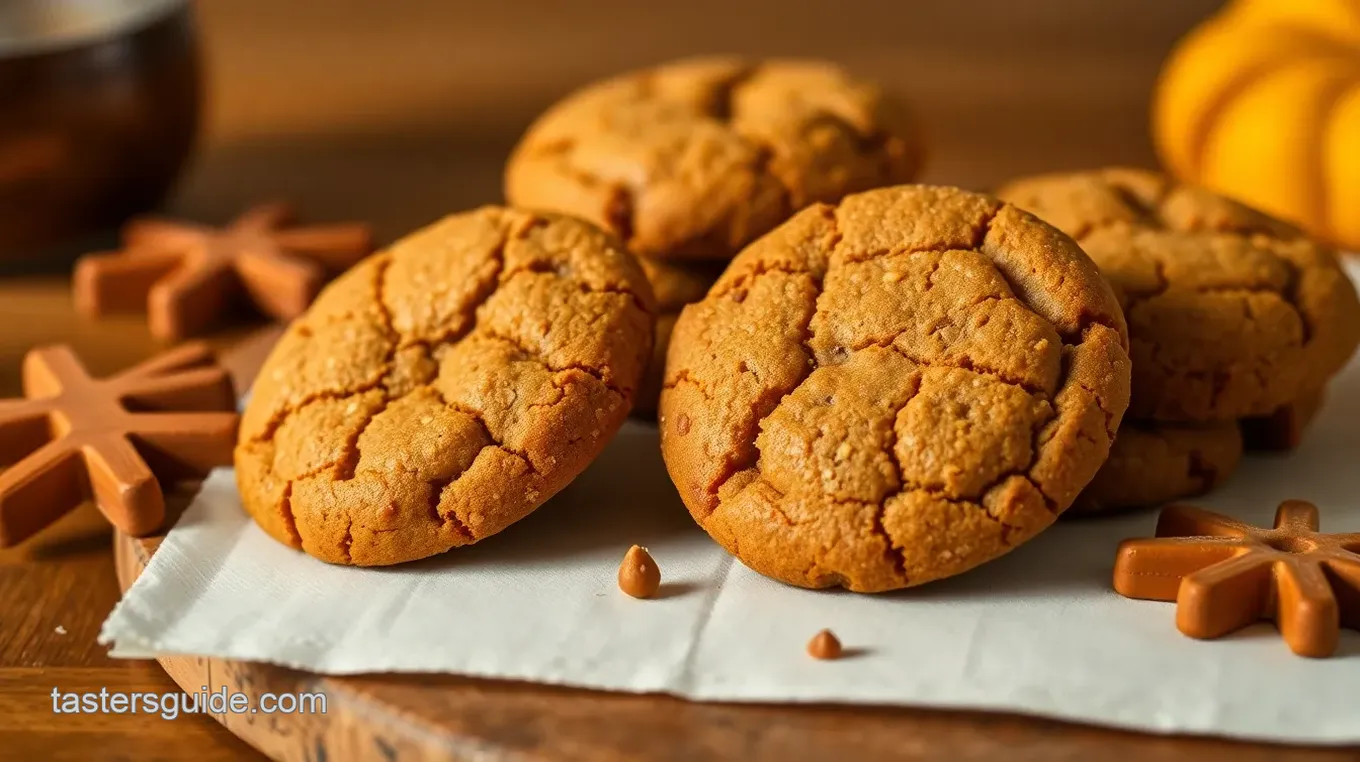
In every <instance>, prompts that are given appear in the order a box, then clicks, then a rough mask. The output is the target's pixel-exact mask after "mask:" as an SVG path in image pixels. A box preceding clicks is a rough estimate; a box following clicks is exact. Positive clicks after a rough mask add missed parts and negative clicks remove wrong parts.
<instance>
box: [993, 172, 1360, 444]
mask: <svg viewBox="0 0 1360 762" xmlns="http://www.w3.org/2000/svg"><path fill="white" fill-rule="evenodd" d="M999 195H1000V196H1001V197H1002V198H1004V199H1007V200H1008V201H1011V202H1012V203H1015V204H1017V205H1018V206H1021V207H1023V208H1025V209H1028V210H1029V211H1031V212H1033V213H1034V214H1036V215H1038V216H1040V217H1042V218H1043V219H1045V220H1047V221H1048V222H1050V223H1052V224H1053V225H1056V226H1057V227H1059V228H1061V229H1062V230H1064V231H1066V232H1067V233H1068V234H1069V235H1071V236H1072V237H1073V238H1075V239H1076V240H1077V242H1078V243H1080V244H1081V246H1082V248H1083V249H1085V250H1086V252H1087V254H1089V255H1090V256H1091V258H1092V259H1094V260H1095V261H1096V264H1098V265H1100V268H1101V271H1102V272H1103V273H1104V274H1105V276H1106V277H1107V278H1109V279H1110V281H1111V282H1112V284H1113V285H1114V286H1115V288H1116V291H1117V292H1118V293H1120V294H1121V298H1122V300H1123V307H1124V312H1125V315H1126V317H1127V319H1128V323H1129V337H1130V345H1131V349H1132V357H1133V401H1132V402H1131V403H1130V406H1129V417H1130V418H1140V419H1145V418H1152V419H1158V420H1168V421H1226V420H1230V419H1234V418H1244V417H1248V416H1264V415H1270V414H1272V413H1274V412H1275V410H1276V409H1278V408H1279V407H1281V406H1282V405H1285V404H1288V403H1290V402H1292V401H1294V400H1296V399H1298V398H1299V397H1301V396H1303V394H1304V393H1305V392H1307V391H1308V390H1310V389H1316V388H1319V387H1320V386H1322V385H1323V384H1324V383H1325V382H1326V380H1327V379H1328V378H1329V377H1330V376H1332V375H1333V374H1334V373H1336V371H1337V370H1339V369H1340V368H1341V367H1342V365H1344V364H1345V362H1346V360H1347V359H1348V358H1349V357H1350V355H1351V353H1352V352H1353V351H1354V350H1355V347H1356V344H1357V343H1360V301H1358V300H1357V298H1356V293H1355V287H1354V286H1353V285H1352V283H1351V281H1350V280H1349V279H1348V278H1347V277H1346V274H1345V273H1344V272H1343V271H1342V269H1341V267H1340V265H1339V263H1338V261H1337V258H1336V256H1335V254H1333V253H1332V252H1331V251H1330V250H1328V249H1327V248H1325V247H1323V246H1320V245H1318V244H1316V243H1314V242H1312V241H1310V240H1308V239H1307V238H1305V237H1303V236H1302V234H1300V233H1299V232H1298V231H1297V230H1296V229H1294V228H1292V227H1290V226H1288V225H1286V224H1284V223H1282V222H1279V221H1278V220H1275V219H1273V218H1271V217H1268V216H1266V215H1264V214H1262V213H1260V212H1257V211H1255V210H1253V209H1250V208H1248V207H1246V206H1243V205H1241V204H1238V203H1236V202H1233V201H1230V200H1228V199H1226V198H1224V197H1222V196H1218V195H1216V194H1213V193H1210V192H1208V191H1206V190H1202V189H1200V188H1195V187H1192V186H1187V185H1177V184H1174V183H1173V182H1172V181H1170V180H1168V179H1166V178H1164V177H1162V176H1161V175H1158V174H1155V173H1151V172H1144V171H1141V170H1128V169H1105V170H1097V171H1092V172H1079V173H1073V174H1061V175H1044V176H1039V177H1033V178H1029V179H1025V180H1019V181H1016V182H1014V183H1012V184H1010V185H1008V186H1007V187H1005V188H1003V189H1002V190H1001V191H1000V192H999Z"/></svg>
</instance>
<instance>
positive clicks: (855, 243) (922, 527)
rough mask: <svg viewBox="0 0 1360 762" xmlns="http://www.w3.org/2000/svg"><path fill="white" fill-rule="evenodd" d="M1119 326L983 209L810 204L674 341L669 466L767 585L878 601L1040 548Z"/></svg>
mask: <svg viewBox="0 0 1360 762" xmlns="http://www.w3.org/2000/svg"><path fill="white" fill-rule="evenodd" d="M1128 387H1129V360H1128V354H1127V335H1126V330H1125V326H1124V318H1123V315H1122V313H1121V312H1120V309H1119V305H1118V303H1117V301H1116V299H1115V297H1114V295H1113V293H1112V292H1111V290H1110V287H1109V285H1108V284H1107V283H1106V282H1105V281H1104V279H1102V278H1101V277H1100V274H1099V271H1098V270H1097V268H1096V266H1095V265H1094V264H1093V263H1092V262H1091V260H1090V259H1089V258H1087V257H1086V255H1085V254H1083V253H1082V251H1081V249H1080V248H1078V247H1077V246H1076V244H1074V243H1073V242H1072V240H1071V239H1070V238H1068V237H1067V236H1066V235H1064V234H1062V233H1061V232H1059V231H1058V230H1056V229H1054V228H1052V227H1051V226H1049V225H1047V224H1045V223H1043V222H1041V221H1040V220H1038V219H1037V218H1035V217H1033V216H1032V215H1030V214H1028V213H1025V212H1022V211H1020V210H1019V209H1017V208H1015V207H1013V206H1010V205H1007V204H1003V203H1002V202H1000V201H998V200H996V199H993V198H990V197H988V196H983V195H979V194H974V193H968V192H965V191H961V190H957V189H953V188H939V187H928V186H901V187H895V188H885V189H880V190H874V191H869V192H866V193H860V194H855V195H852V196H849V197H847V198H846V199H844V200H843V201H841V202H840V203H839V204H838V205H836V206H829V205H824V204H817V205H813V206H811V207H809V208H807V209H805V210H803V211H802V212H800V213H799V214H797V215H795V216H794V217H793V218H792V219H790V220H789V221H788V222H786V223H784V224H783V225H781V226H780V227H778V228H777V229H775V230H774V231H772V232H771V233H769V234H768V235H766V236H764V237H762V238H761V239H759V240H757V241H756V242H755V243H753V244H752V245H751V246H749V247H748V248H747V249H746V250H745V251H743V252H742V253H741V254H740V255H738V256H737V258H736V259H735V260H734V261H733V262H732V264H731V265H729V266H728V268H727V270H726V272H725V273H724V274H723V276H722V277H721V278H720V279H719V280H718V282H717V284H716V285H715V286H714V287H713V288H712V289H711V290H710V291H709V294H708V296H707V297H706V298H705V299H704V300H703V301H701V302H698V303H697V304H692V305H690V306H688V307H686V308H685V309H684V311H683V312H682V313H681V315H680V319H679V321H678V322H677V324H676V326H675V333H674V336H673V338H672V340H671V344H670V349H669V351H668V357H667V364H666V381H665V388H664V390H663V392H662V395H661V405H660V429H661V446H662V454H663V456H664V458H665V461H666V467H667V470H668V471H669V473H670V476H671V479H672V480H673V481H674V482H675V485H676V487H677V488H678V490H679V492H680V495H681V497H682V499H683V500H684V502H685V505H686V506H687V507H688V508H689V511H690V513H691V514H692V515H693V516H694V518H695V520H696V521H698V523H699V524H700V525H702V526H703V527H704V529H705V530H707V531H708V533H709V534H710V535H711V536H712V537H713V538H714V539H715V540H717V541H718V542H719V543H721V544H722V545H723V546H724V547H726V548H727V550H728V551H730V552H731V553H733V554H734V555H736V556H737V557H738V558H740V559H741V560H742V561H743V562H745V563H746V564H747V565H748V566H750V567H751V568H753V569H755V570H756V571H758V572H760V573H762V574H765V575H767V576H770V577H774V578H776V579H779V580H782V581H784V582H787V583H790V584H794V585H800V586H804V587H830V586H835V585H841V586H844V587H847V588H849V589H851V590H856V591H862V592H875V591H883V590H891V589H895V588H902V587H908V586H912V585H919V584H922V583H925V582H929V581H931V580H935V579H940V578H943V577H948V576H951V575H954V574H958V573H960V572H963V571H967V570H968V569H970V568H972V567H974V566H977V565H978V564H980V563H984V562H986V561H988V560H990V559H992V558H995V557H997V556H1000V555H1002V554H1003V553H1006V552H1007V551H1009V550H1010V549H1011V548H1013V547H1015V546H1017V545H1019V544H1020V543H1022V542H1024V541H1026V540H1028V539H1029V538H1030V537H1032V536H1034V535H1035V534H1037V533H1038V532H1039V531H1041V530H1042V529H1044V528H1045V527H1047V526H1049V525H1050V524H1051V523H1052V522H1053V520H1054V519H1055V518H1056V517H1057V515H1058V514H1060V513H1062V512H1063V511H1064V510H1065V509H1067V507H1068V506H1070V505H1071V503H1072V501H1073V500H1074V499H1075V498H1076V496H1077V493H1078V492H1080V491H1081V489H1082V488H1083V487H1085V486H1086V484H1087V482H1088V481H1090V479H1091V477H1092V476H1093V475H1094V474H1095V473H1096V469H1097V468H1099V466H1100V464H1101V463H1102V462H1103V461H1104V460H1105V458H1106V456H1107V455H1108V452H1109V447H1110V442H1111V440H1112V439H1113V437H1114V432H1115V431H1116V430H1117V429H1118V427H1119V423H1120V420H1121V418H1122V416H1123V413H1124V410H1125V408H1126V407H1127V404H1128Z"/></svg>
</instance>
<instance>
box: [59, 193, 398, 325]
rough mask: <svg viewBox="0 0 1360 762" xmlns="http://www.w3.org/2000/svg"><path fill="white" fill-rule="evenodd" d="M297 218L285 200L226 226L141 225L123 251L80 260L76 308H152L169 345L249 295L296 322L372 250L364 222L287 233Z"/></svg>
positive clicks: (263, 308)
mask: <svg viewBox="0 0 1360 762" xmlns="http://www.w3.org/2000/svg"><path fill="white" fill-rule="evenodd" d="M292 220H293V211H292V209H291V208H290V207H288V206H287V205H286V204H265V205H261V206H257V207H255V208H253V209H250V210H248V211H247V212H245V213H244V214H242V215H241V216H240V217H238V218H237V219H236V221H235V222H232V223H231V224H230V225H228V226H227V227H225V228H221V229H217V228H211V227H205V226H202V225H195V224H192V223H187V222H175V221H167V220H152V219H142V220H134V221H133V222H131V223H129V224H128V225H127V226H126V228H124V230H123V250H122V251H116V252H109V253H100V254H90V255H87V256H85V257H82V258H81V260H80V261H79V262H77V263H76V270H75V301H76V307H77V309H79V310H80V311H81V312H82V313H84V314H85V315H88V316H91V317H99V316H102V315H106V314H110V313H114V312H131V311H136V310H139V309H143V308H144V309H145V310H146V312H147V321H148V323H149V325H150V328H151V333H152V335H154V336H156V337H157V338H160V339H163V340H167V341H177V340H179V339H182V338H185V337H187V336H192V335H196V334H199V333H201V332H203V331H204V330H206V329H208V328H210V327H211V326H212V325H213V324H215V323H217V322H218V321H219V320H220V318H222V316H223V315H224V314H225V313H226V312H228V310H229V308H230V307H231V306H232V304H233V302H234V301H236V300H238V299H239V298H242V297H244V298H245V299H246V300H247V301H249V302H250V303H251V304H253V305H254V306H255V307H256V308H257V309H258V310H259V311H260V312H262V313H264V314H265V315H268V316H269V317H272V318H274V319H277V320H291V319H293V318H295V317H297V316H298V315H300V314H302V312H303V311H304V310H305V309H307V306H308V305H310V304H311V303H312V300H313V299H315V298H316V295H317V293H318V292H319V291H320V290H321V287H322V286H324V285H325V284H326V282H327V281H328V280H329V279H330V278H331V277H333V276H334V275H336V274H338V273H339V272H341V271H343V270H345V269H346V268H348V267H349V266H350V265H352V264H354V263H355V262H358V261H359V260H360V259H363V258H364V257H365V256H366V255H368V253H369V252H370V251H372V248H373V234H372V232H371V231H370V230H369V228H368V226H366V225H361V224H353V223H347V224H338V225H314V226H305V227H289V224H290V223H291V222H292Z"/></svg>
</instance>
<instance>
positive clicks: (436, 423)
mask: <svg viewBox="0 0 1360 762" xmlns="http://www.w3.org/2000/svg"><path fill="white" fill-rule="evenodd" d="M654 312H655V307H654V306H653V302H652V294H651V288H650V287H649V286H648V285H647V281H646V279H645V278H643V276H642V273H641V271H640V270H639V269H638V266H637V263H636V261H635V260H634V259H633V258H632V256H630V255H629V254H628V253H627V252H626V251H624V249H623V247H622V245H621V244H620V243H619V242H618V241H617V240H615V239H614V237H613V236H611V235H609V234H607V233H605V232H604V231H601V230H599V229H598V228H595V227H594V226H592V225H589V224H587V223H584V222H581V221H578V220H575V219H570V218H566V217H560V216H558V215H553V214H531V213H526V212H520V211H514V210H509V209H502V208H497V207H485V208H482V209H478V210H476V211H472V212H467V213H464V214H458V215H454V216H451V217H447V218H445V219H443V220H441V221H440V222H438V223H435V224H434V225H431V226H430V227H427V228H425V229H423V230H420V231H417V232H416V233H414V234H412V235H410V236H408V237H406V238H404V239H402V240H401V241H398V242H397V243H396V244H394V245H392V246H391V247H390V248H388V249H387V250H386V251H383V252H380V253H378V254H375V255H373V256H371V257H369V258H368V259H366V260H364V261H363V262H361V263H360V264H358V265H356V266H355V267H354V268H353V269H351V270H350V271H349V272H348V273H346V274H345V275H343V276H342V277H341V278H339V279H338V280H336V281H335V282H334V283H333V284H332V285H331V286H330V287H328V288H327V289H326V290H325V291H323V292H322V294H321V295H320V297H319V298H318V299H317V301H316V302H315V304H313V305H312V307H311V309H309V310H308V311H307V312H306V314H304V315H303V316H302V317H301V318H299V319H298V320H297V321H295V322H294V323H293V324H292V325H291V326H289V328H288V332H287V333H286V334H285V335H284V336H283V338H282V339H281V340H280V341H279V344H278V345H277V346H276V347H275V348H274V351H273V353H272V354H271V355H270V357H269V359H268V360H267V361H266V362H265V364H264V366H263V368H262V369H261V370H260V374H259V376H258V378H257V380H256V382H255V388H254V392H253V394H252V396H251V399H250V403H249V405H248V406H247V407H246V410H245V415H244V418H243V420H242V425H241V436H240V441H239V443H238V445H237V448H236V476H237V481H238V484H239V486H240V489H241V497H242V500H243V502H244V504H245V507H246V510H247V511H249V512H250V514H251V515H252V516H254V518H255V520H256V521H257V522H259V524H260V526H262V527H263V528H264V529H265V531H266V532H268V533H269V534H270V535H272V536H273V537H274V538H275V539H277V540H278V541H279V542H282V543H285V544H287V545H290V546H292V547H294V548H301V549H302V550H305V551H306V552H308V553H310V554H312V555H313V556H316V557H317V558H320V559H322V560H324V561H329V562H332V563H340V564H355V565H359V566H379V565H385V564H394V563H400V562H403V561H411V560H414V559H418V558H424V557H426V556H430V555H434V554H436V553H442V552H443V551H446V550H448V549H449V548H452V547H455V546H459V545H469V544H472V543H474V542H477V541H479V540H482V539H485V538H486V537H489V536H491V535H493V534H495V533H497V532H499V531H501V530H502V529H504V528H506V527H507V526H509V525H510V524H512V523H514V522H515V521H518V520H519V519H521V518H523V517H524V516H526V515H528V514H529V513H530V512H531V511H533V510H534V509H535V508H537V507H538V506H539V505H541V504H542V503H543V502H544V501H546V500H547V499H548V498H549V497H552V495H553V494H554V493H556V492H557V491H558V490H560V489H562V487H564V486H566V484H567V483H568V482H570V481H571V480H572V479H573V478H575V477H576V475H577V474H579V473H580V472H581V471H582V470H583V469H584V468H585V467H586V465H587V464H588V463H590V461H591V460H592V459H594V458H595V456H596V455H598V454H599V452H600V450H602V449H603V448H604V445H605V443H606V442H608V441H609V439H610V437H612V436H613V435H614V433H615V432H616V431H617V430H618V428H619V426H620V425H621V424H622V423H623V421H624V419H625V418H626V417H627V414H628V409H629V406H630V405H631V403H632V399H633V394H634V391H635V390H636V389H637V385H638V382H639V381H640V380H641V378H642V372H643V369H644V368H645V367H646V364H647V359H648V358H649V357H650V356H651V341H652V314H653V313H654Z"/></svg>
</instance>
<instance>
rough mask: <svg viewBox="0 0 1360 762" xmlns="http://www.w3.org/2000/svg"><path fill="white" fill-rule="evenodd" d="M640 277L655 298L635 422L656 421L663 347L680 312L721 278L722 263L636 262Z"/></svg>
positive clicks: (661, 378)
mask: <svg viewBox="0 0 1360 762" xmlns="http://www.w3.org/2000/svg"><path fill="white" fill-rule="evenodd" d="M639 264H641V265H642V273H643V274H644V275H646V276H647V282H649V283H651V284H652V292H653V293H654V294H656V309H657V316H656V336H655V340H654V341H653V342H652V360H651V362H650V363H648V365H647V373H646V374H645V375H644V376H643V378H642V386H641V387H639V388H638V393H637V399H636V400H635V401H634V402H633V415H634V416H635V417H637V418H654V417H656V403H657V401H658V400H659V399H660V398H661V383H662V381H663V380H664V375H665V370H666V347H668V346H670V342H671V331H672V330H674V329H675V320H676V318H678V317H679V316H680V309H681V308H682V307H684V306H685V305H686V304H690V303H692V302H697V301H699V300H700V299H703V298H704V294H706V293H708V288H709V286H712V285H713V283H714V281H716V280H718V276H719V275H722V271H723V268H724V267H726V266H727V263H726V262H692V263H691V262H663V261H660V260H655V259H645V258H644V259H640V260H639Z"/></svg>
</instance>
